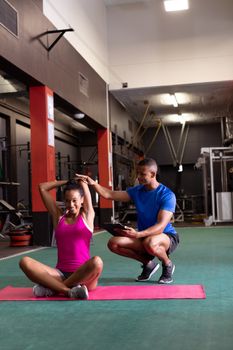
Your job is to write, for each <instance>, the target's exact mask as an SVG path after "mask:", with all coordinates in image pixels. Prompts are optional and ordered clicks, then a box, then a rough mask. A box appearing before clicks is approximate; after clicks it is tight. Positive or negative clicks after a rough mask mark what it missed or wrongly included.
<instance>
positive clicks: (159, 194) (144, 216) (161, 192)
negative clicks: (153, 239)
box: [127, 184, 176, 235]
mask: <svg viewBox="0 0 233 350" xmlns="http://www.w3.org/2000/svg"><path fill="white" fill-rule="evenodd" d="M127 193H128V195H129V196H130V198H131V199H132V201H133V202H134V204H135V206H136V209H137V224H138V230H139V231H142V230H145V229H147V228H148V227H150V226H153V225H155V224H156V223H157V216H158V213H159V211H160V210H167V211H171V212H172V213H174V212H175V208H176V197H175V194H174V193H173V192H172V191H171V190H170V189H169V188H168V187H166V186H164V185H162V184H160V185H159V186H158V187H157V188H156V189H154V190H150V191H148V190H147V189H146V187H145V186H144V185H137V186H134V187H129V188H128V189H127ZM163 232H164V233H170V234H174V235H175V234H176V230H175V229H174V227H173V226H172V224H171V223H170V222H169V223H168V224H167V226H166V227H165V229H164V231H163Z"/></svg>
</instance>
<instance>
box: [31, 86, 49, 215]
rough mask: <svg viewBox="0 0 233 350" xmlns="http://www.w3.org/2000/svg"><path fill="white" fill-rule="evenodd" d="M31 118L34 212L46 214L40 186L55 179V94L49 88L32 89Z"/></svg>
mask: <svg viewBox="0 0 233 350" xmlns="http://www.w3.org/2000/svg"><path fill="white" fill-rule="evenodd" d="M30 116H31V171H32V211H33V212H44V211H46V209H45V207H44V204H43V203H42V200H41V198H40V195H39V192H38V184H39V183H40V182H45V181H51V180H54V179H55V148H54V115H53V92H52V91H51V90H50V89H49V88H48V87H46V86H36V87H31V88H30ZM53 195H54V196H55V192H54V193H53ZM54 198H55V197H54Z"/></svg>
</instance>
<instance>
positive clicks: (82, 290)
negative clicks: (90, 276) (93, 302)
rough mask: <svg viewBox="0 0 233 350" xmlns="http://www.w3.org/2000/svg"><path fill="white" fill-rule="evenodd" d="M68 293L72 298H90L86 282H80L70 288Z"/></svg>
mask: <svg viewBox="0 0 233 350" xmlns="http://www.w3.org/2000/svg"><path fill="white" fill-rule="evenodd" d="M68 295H69V297H70V298H75V299H88V290H87V287H86V286H85V285H84V284H83V285H82V286H81V285H80V284H78V285H77V286H75V287H73V288H71V289H70V291H69V293H68Z"/></svg>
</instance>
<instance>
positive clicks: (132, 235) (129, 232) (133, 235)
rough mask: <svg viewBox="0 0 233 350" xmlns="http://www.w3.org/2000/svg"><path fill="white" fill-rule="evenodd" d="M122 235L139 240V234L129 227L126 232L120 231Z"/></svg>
mask: <svg viewBox="0 0 233 350" xmlns="http://www.w3.org/2000/svg"><path fill="white" fill-rule="evenodd" d="M120 232H121V235H122V236H124V237H129V238H139V232H138V231H136V230H135V229H134V228H133V227H127V228H126V229H125V230H120Z"/></svg>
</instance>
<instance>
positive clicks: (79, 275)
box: [19, 178, 103, 299]
mask: <svg viewBox="0 0 233 350" xmlns="http://www.w3.org/2000/svg"><path fill="white" fill-rule="evenodd" d="M63 185H65V187H64V189H63V195H64V202H65V208H66V211H65V214H64V215H63V214H62V211H61V209H60V208H59V207H58V206H57V204H56V202H55V200H54V199H53V197H52V196H51V193H50V191H51V190H53V189H56V188H58V187H60V186H63ZM39 190H40V195H41V198H42V200H43V202H44V204H45V206H46V208H47V210H48V212H49V213H50V214H51V216H52V220H53V227H54V230H55V239H56V242H57V264H56V268H53V267H50V266H48V265H45V264H43V263H41V262H39V261H37V260H34V259H32V258H30V257H28V256H25V257H23V258H22V259H21V260H20V262H19V265H20V268H21V269H22V270H23V272H24V273H25V274H26V276H27V277H28V278H29V279H30V280H31V281H33V282H34V283H36V285H35V286H34V287H33V293H34V295H35V296H37V297H44V296H52V295H55V294H63V295H65V296H67V297H70V298H78V299H87V298H88V290H93V289H95V288H96V286H97V283H98V279H99V277H100V275H101V273H102V270H103V262H102V259H101V258H100V257H99V256H94V257H92V258H91V257H90V241H91V238H92V233H93V226H94V216H95V213H94V209H93V206H92V201H91V195H90V191H89V188H88V185H87V184H86V183H84V182H83V181H80V180H77V179H76V178H74V179H72V180H69V181H68V182H67V181H51V182H44V183H41V184H40V185H39Z"/></svg>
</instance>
